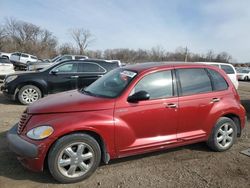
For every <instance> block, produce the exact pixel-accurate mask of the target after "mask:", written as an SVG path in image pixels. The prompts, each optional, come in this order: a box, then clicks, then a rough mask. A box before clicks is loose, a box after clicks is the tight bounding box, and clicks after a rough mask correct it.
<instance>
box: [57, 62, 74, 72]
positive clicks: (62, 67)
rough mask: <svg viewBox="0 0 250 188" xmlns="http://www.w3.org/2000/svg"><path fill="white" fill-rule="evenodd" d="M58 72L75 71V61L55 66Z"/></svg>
mask: <svg viewBox="0 0 250 188" xmlns="http://www.w3.org/2000/svg"><path fill="white" fill-rule="evenodd" d="M55 70H57V71H58V72H76V70H77V64H76V63H66V64H63V65H60V66H58V67H56V68H55Z"/></svg>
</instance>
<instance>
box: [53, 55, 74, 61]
mask: <svg viewBox="0 0 250 188" xmlns="http://www.w3.org/2000/svg"><path fill="white" fill-rule="evenodd" d="M71 59H72V56H69V55H66V56H62V57H60V58H59V59H58V60H56V61H58V62H59V61H64V60H71Z"/></svg>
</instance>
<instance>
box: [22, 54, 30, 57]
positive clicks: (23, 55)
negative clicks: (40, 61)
mask: <svg viewBox="0 0 250 188" xmlns="http://www.w3.org/2000/svg"><path fill="white" fill-rule="evenodd" d="M21 57H29V56H28V55H26V54H22V55H21Z"/></svg>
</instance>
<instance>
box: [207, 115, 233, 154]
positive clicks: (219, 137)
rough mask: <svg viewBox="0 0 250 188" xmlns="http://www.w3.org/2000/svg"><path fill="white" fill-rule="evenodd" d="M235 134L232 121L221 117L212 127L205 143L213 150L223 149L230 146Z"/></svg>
mask: <svg viewBox="0 0 250 188" xmlns="http://www.w3.org/2000/svg"><path fill="white" fill-rule="evenodd" d="M236 136H237V128H236V125H235V123H234V121H233V120H232V119H230V118H227V117H221V118H220V119H219V120H218V121H217V123H216V125H215V127H214V128H213V130H212V133H211V135H210V137H209V140H208V141H207V144H208V146H209V147H210V148H211V149H212V150H214V151H225V150H228V149H229V148H231V147H232V145H233V144H234V142H235V140H236Z"/></svg>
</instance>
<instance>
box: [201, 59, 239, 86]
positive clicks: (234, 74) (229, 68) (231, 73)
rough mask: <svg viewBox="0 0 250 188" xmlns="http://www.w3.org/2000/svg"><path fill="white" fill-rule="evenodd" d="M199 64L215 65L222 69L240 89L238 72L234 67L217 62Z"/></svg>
mask: <svg viewBox="0 0 250 188" xmlns="http://www.w3.org/2000/svg"><path fill="white" fill-rule="evenodd" d="M197 63H205V64H208V65H213V66H216V67H219V68H220V69H222V70H224V71H225V72H226V73H227V75H228V77H229V78H230V80H231V81H232V82H233V84H234V86H235V88H236V89H238V87H239V82H238V79H237V72H236V70H235V68H234V66H233V65H231V64H229V63H217V62H197Z"/></svg>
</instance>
